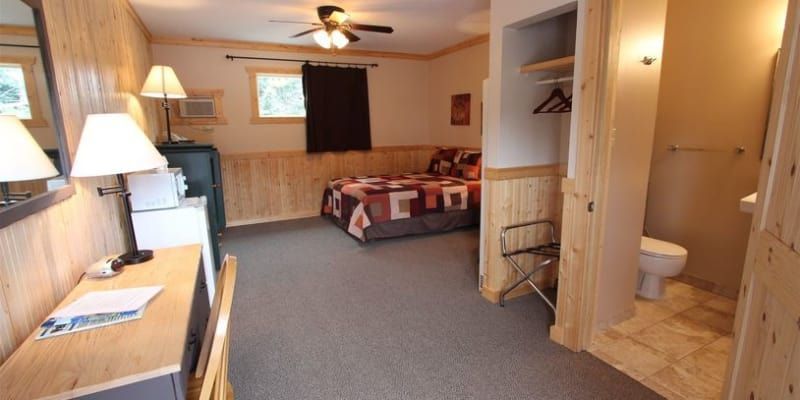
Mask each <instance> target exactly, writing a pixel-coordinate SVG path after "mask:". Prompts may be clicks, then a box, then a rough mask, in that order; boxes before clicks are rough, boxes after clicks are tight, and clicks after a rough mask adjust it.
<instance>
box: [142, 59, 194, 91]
mask: <svg viewBox="0 0 800 400" xmlns="http://www.w3.org/2000/svg"><path fill="white" fill-rule="evenodd" d="M141 95H142V96H145V97H158V98H162V99H163V98H164V95H166V96H167V98H168V99H185V98H186V92H185V91H184V90H183V86H181V82H180V81H179V80H178V76H177V75H175V71H173V70H172V67H168V66H166V65H153V67H152V68H150V73H149V74H147V79H146V80H145V81H144V86H143V87H142V92H141Z"/></svg>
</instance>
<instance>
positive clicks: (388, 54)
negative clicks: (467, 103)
mask: <svg viewBox="0 0 800 400" xmlns="http://www.w3.org/2000/svg"><path fill="white" fill-rule="evenodd" d="M487 41H489V35H488V34H483V35H478V36H475V37H473V38H470V39H467V40H465V41H463V42H459V43H456V44H454V45H452V46H448V47H445V48H443V49H441V50H437V51H434V52H433V53H427V54H420V53H404V52H397V51H380V50H361V49H347V48H345V49H344V50H338V51H337V52H336V55H340V56H348V57H376V58H396V59H401V60H416V61H430V60H433V59H436V58H439V57H442V56H446V55H448V54H451V53H455V52H457V51H460V50H464V49H466V48H469V47H472V46H477V45H479V44H482V43H486V42H487ZM150 43H152V44H167V45H173V46H198V47H218V48H227V49H242V50H258V51H272V52H278V53H305V54H323V55H331V54H332V53H331V51H330V50H327V49H323V48H322V47H319V46H300V45H293V44H283V43H271V42H254V41H247V40H230V39H210V38H208V39H206V38H187V37H173V36H154V37H152V38H151V39H150Z"/></svg>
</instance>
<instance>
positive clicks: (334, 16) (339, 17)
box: [328, 11, 350, 25]
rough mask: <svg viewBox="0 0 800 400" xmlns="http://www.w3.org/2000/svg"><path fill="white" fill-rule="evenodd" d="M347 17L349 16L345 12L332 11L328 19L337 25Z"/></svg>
mask: <svg viewBox="0 0 800 400" xmlns="http://www.w3.org/2000/svg"><path fill="white" fill-rule="evenodd" d="M348 18H350V16H349V15H347V14H345V13H343V12H340V11H334V12H332V13H331V15H330V16H329V17H328V20H330V21H333V22H335V23H336V24H338V25H341V24H343V23H344V21H347V19H348Z"/></svg>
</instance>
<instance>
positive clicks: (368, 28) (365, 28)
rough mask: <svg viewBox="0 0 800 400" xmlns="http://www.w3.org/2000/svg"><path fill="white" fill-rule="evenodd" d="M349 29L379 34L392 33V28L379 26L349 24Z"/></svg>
mask: <svg viewBox="0 0 800 400" xmlns="http://www.w3.org/2000/svg"><path fill="white" fill-rule="evenodd" d="M350 29H356V30H359V31H369V32H380V33H392V32H394V28H392V27H391V26H381V25H364V24H350Z"/></svg>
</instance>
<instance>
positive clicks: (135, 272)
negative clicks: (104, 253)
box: [0, 245, 209, 400]
mask: <svg viewBox="0 0 800 400" xmlns="http://www.w3.org/2000/svg"><path fill="white" fill-rule="evenodd" d="M152 285H164V290H162V291H161V293H159V294H158V295H157V296H156V297H155V298H154V299H153V300H152V301H151V302H150V304H149V305H148V306H147V309H146V310H145V313H144V316H143V317H142V318H141V319H139V320H136V321H130V322H124V323H120V324H116V325H110V326H106V327H102V328H97V329H91V330H87V331H82V332H76V333H72V334H67V335H63V336H58V337H53V338H49V339H43V340H34V336H35V335H36V333H38V329H37V331H35V332H33V333H32V334H31V335H30V336H29V337H28V338H27V339H26V340H25V342H24V343H22V345H21V346H20V347H19V348H18V349H17V351H16V352H14V354H12V355H11V357H10V358H9V359H8V360H7V361H6V362H5V364H3V365H2V366H0V399H3V400H6V399H36V398H46V399H70V398H85V399H184V398H185V394H186V384H187V381H188V376H189V372H190V371H191V370H192V369H194V365H193V364H194V363H195V362H196V360H197V356H198V353H199V352H200V348H201V341H202V338H203V333H204V331H205V325H206V322H207V320H208V311H209V303H208V294H207V293H206V289H205V278H204V274H203V273H202V269H201V264H200V245H189V246H183V247H173V248H169V249H162V250H156V251H155V257H154V258H153V259H152V260H150V261H148V262H146V263H143V264H139V265H130V266H127V267H125V270H124V272H123V273H122V274H120V275H118V276H115V277H113V278H109V279H105V280H88V279H84V280H82V281H81V282H80V283H79V284H78V286H76V287H75V289H73V290H72V292H70V294H69V295H68V296H67V297H66V298H65V299H64V301H62V302H61V304H59V306H58V307H57V308H61V307H64V306H65V305H67V304H69V303H71V302H72V301H74V300H75V299H77V298H78V297H80V296H81V295H83V294H84V293H87V292H90V291H96V290H110V289H121V288H129V287H139V286H152Z"/></svg>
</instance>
